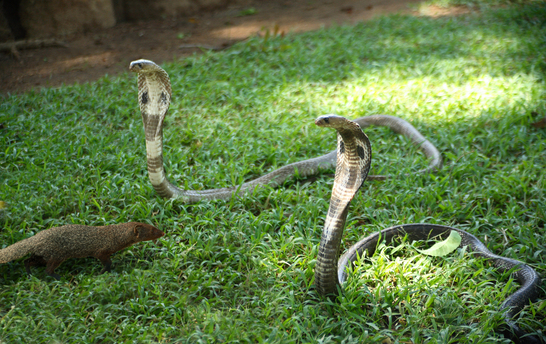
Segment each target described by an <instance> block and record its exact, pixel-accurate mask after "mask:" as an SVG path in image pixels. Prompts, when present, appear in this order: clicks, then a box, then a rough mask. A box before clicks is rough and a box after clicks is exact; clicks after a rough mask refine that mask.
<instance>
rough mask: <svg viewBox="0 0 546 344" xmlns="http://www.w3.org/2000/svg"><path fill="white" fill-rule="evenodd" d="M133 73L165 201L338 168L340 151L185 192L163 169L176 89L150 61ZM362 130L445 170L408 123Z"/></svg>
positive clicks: (151, 166) (156, 183)
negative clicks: (393, 136)
mask: <svg viewBox="0 0 546 344" xmlns="http://www.w3.org/2000/svg"><path fill="white" fill-rule="evenodd" d="M129 70H131V71H133V72H136V73H137V74H138V103H139V107H140V112H141V114H142V122H143V124H144V131H145V137H146V155H147V162H148V176H149V178H150V182H151V184H152V186H153V188H154V189H155V191H156V192H157V193H158V194H159V195H160V196H161V197H165V198H179V199H181V200H182V201H184V202H188V203H194V202H199V201H201V200H213V199H224V200H225V199H230V198H231V197H233V196H234V195H239V194H243V193H247V192H252V191H253V190H254V189H255V188H256V187H257V186H260V185H269V186H271V187H275V186H278V185H280V184H282V183H283V182H284V181H285V180H287V179H288V178H291V177H293V176H294V174H295V173H296V171H297V172H298V174H299V175H300V176H301V177H308V176H311V175H315V174H317V173H318V172H319V171H320V170H322V169H329V168H332V167H334V166H335V163H336V154H337V153H336V151H332V152H330V153H328V154H326V155H323V156H320V157H317V158H313V159H308V160H304V161H299V162H295V163H292V164H288V165H285V166H283V167H281V168H279V169H277V170H275V171H273V172H270V173H267V174H265V175H263V176H261V177H259V178H257V179H254V180H251V181H249V182H246V183H243V184H241V185H238V186H234V187H229V188H220V189H210V190H199V191H195V190H182V189H180V188H178V187H176V186H175V185H173V184H172V183H171V182H170V181H169V180H168V178H167V176H166V175H165V169H164V167H163V120H164V119H165V115H166V114H167V110H168V109H169V105H170V100H171V95H172V89H171V82H170V80H169V75H168V74H167V72H166V71H165V70H164V69H163V68H161V67H159V66H158V65H157V64H155V63H154V62H152V61H149V60H136V61H133V62H131V64H130V65H129ZM355 121H356V122H357V123H358V124H359V125H360V126H361V127H367V126H370V125H376V126H386V127H389V128H391V129H392V130H393V131H395V132H397V133H399V134H401V135H403V136H405V137H407V138H409V139H410V141H411V142H412V144H414V145H415V146H417V147H419V148H420V149H421V150H422V151H423V153H424V154H425V156H426V157H427V158H428V159H429V160H430V161H429V164H428V166H427V167H426V168H424V169H422V170H420V171H418V173H428V172H432V171H435V170H437V169H439V168H440V167H441V164H442V159H441V155H440V152H439V151H438V149H436V147H434V145H433V144H432V143H431V142H430V141H428V140H427V139H426V138H425V137H424V136H423V135H421V133H419V131H418V130H417V129H415V127H413V126H412V125H411V124H410V123H408V122H407V121H405V120H403V119H401V118H398V117H394V116H388V115H373V116H366V117H361V118H359V119H356V120H355ZM368 178H369V179H387V178H389V176H384V175H377V176H368Z"/></svg>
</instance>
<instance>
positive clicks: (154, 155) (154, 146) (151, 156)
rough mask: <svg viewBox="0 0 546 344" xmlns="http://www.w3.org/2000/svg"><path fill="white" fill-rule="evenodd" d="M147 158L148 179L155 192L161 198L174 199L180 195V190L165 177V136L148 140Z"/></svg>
mask: <svg viewBox="0 0 546 344" xmlns="http://www.w3.org/2000/svg"><path fill="white" fill-rule="evenodd" d="M146 158H147V162H148V177H149V178H150V182H151V183H152V186H153V188H154V190H155V191H156V192H157V193H158V194H159V196H161V197H165V198H173V197H177V196H179V195H180V189H178V188H177V187H176V186H174V185H173V184H171V182H169V180H168V179H167V176H166V175H165V168H164V167H163V136H162V135H158V136H156V137H153V138H148V137H147V138H146Z"/></svg>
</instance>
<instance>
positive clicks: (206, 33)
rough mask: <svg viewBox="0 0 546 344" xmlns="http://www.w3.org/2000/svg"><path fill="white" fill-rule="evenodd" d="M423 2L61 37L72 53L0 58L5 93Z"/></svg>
mask: <svg viewBox="0 0 546 344" xmlns="http://www.w3.org/2000/svg"><path fill="white" fill-rule="evenodd" d="M418 2H419V0H339V1H335V0H313V1H311V0H286V1H258V0H254V1H252V0H248V1H241V2H239V3H237V4H236V5H232V6H230V7H228V8H226V9H224V10H218V11H214V12H210V13H202V14H199V15H193V16H191V17H181V18H170V19H164V20H154V21H145V22H138V23H121V24H118V25H116V26H115V27H113V28H110V29H105V30H102V31H98V32H93V33H88V34H84V35H74V36H67V37H62V38H60V39H61V40H62V41H63V42H65V43H66V44H67V46H66V47H46V48H39V49H28V50H18V51H17V53H16V54H13V53H12V52H2V53H0V93H3V94H7V93H20V92H25V91H28V90H31V89H33V88H39V87H52V86H53V87H55V86H60V85H62V84H74V83H83V82H86V81H93V80H96V79H98V78H100V77H102V76H104V75H105V74H109V75H113V74H118V73H121V72H123V71H126V70H127V67H128V65H129V62H130V61H132V60H135V59H138V58H146V59H150V60H153V61H155V62H157V63H162V62H164V61H172V60H176V59H179V58H181V57H184V56H188V55H191V54H193V53H195V52H200V51H202V50H201V49H203V47H214V48H217V49H222V48H226V47H228V46H230V45H232V44H233V43H234V42H237V41H241V40H244V39H247V38H248V37H250V36H253V35H257V34H262V35H263V34H264V32H265V30H270V31H273V30H274V28H275V27H278V30H280V31H281V32H285V33H289V32H303V31H310V30H317V29H319V28H321V27H323V26H324V27H328V26H331V25H336V24H337V25H341V24H352V23H356V22H359V21H365V20H368V19H370V18H373V17H374V16H378V15H382V14H387V13H393V12H401V13H415V11H414V10H412V8H411V6H410V5H411V4H416V3H418ZM414 8H415V7H414ZM433 12H434V11H433ZM442 14H443V13H442ZM432 15H434V14H432ZM181 46H182V48H181ZM199 46H201V47H199Z"/></svg>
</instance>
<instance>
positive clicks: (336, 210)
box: [129, 60, 541, 343]
mask: <svg viewBox="0 0 546 344" xmlns="http://www.w3.org/2000/svg"><path fill="white" fill-rule="evenodd" d="M129 69H130V70H131V71H133V72H136V73H137V74H138V103H139V106H140V111H141V114H142V121H143V124H144V130H145V137H146V153H147V163H148V176H149V178H150V182H151V184H152V186H153V187H154V189H155V191H156V192H157V193H158V194H159V195H160V196H161V197H166V198H180V199H182V200H183V201H185V202H190V203H192V202H198V201H201V200H213V199H230V198H231V197H233V196H234V195H239V194H242V193H246V192H252V190H254V188H256V187H257V186H260V185H266V184H267V185H270V186H272V187H273V186H277V185H279V184H282V183H283V182H284V181H285V180H286V179H287V178H290V177H292V176H293V175H294V174H295V172H296V170H297V172H298V173H299V175H300V176H302V177H306V176H309V175H313V174H316V173H317V172H319V170H320V169H327V168H331V167H333V166H334V165H335V167H336V172H335V180H334V185H333V188H332V197H331V199H330V206H329V209H328V214H327V217H326V221H325V224H324V229H323V231H322V237H321V242H320V246H319V252H318V257H317V264H316V267H315V285H316V289H317V291H318V292H319V294H321V295H325V296H332V295H335V294H336V293H337V291H338V287H339V286H340V285H342V284H343V283H344V282H345V280H346V278H347V267H348V266H350V265H351V264H353V263H354V262H355V261H356V260H357V257H358V256H360V255H362V254H363V253H364V251H367V253H368V255H371V254H373V252H374V250H375V248H376V246H377V244H378V242H379V240H385V241H386V242H387V243H389V242H391V241H392V240H393V239H394V238H396V237H399V236H401V235H407V236H408V238H409V239H410V240H426V239H429V238H430V237H437V236H438V237H442V238H443V237H446V236H447V235H448V234H449V233H450V231H453V230H454V231H457V232H458V233H459V234H460V235H461V237H462V241H461V245H463V246H464V245H467V246H469V247H470V248H471V249H472V251H473V252H474V254H475V255H477V256H480V257H484V258H486V259H488V260H490V261H491V262H492V263H493V264H494V265H495V266H496V267H497V268H499V269H500V270H503V271H505V270H511V269H514V270H515V271H514V273H513V274H514V277H515V278H516V279H517V280H518V281H519V283H520V284H521V287H520V288H519V289H518V290H517V291H516V292H515V293H513V294H512V295H510V296H509V297H508V298H507V300H506V301H505V302H504V303H503V304H502V306H501V309H502V310H505V311H506V312H505V319H506V324H507V325H508V331H507V332H506V334H507V335H509V336H511V337H512V338H513V339H514V341H516V342H518V343H541V341H540V339H538V338H537V337H535V336H529V335H526V333H525V332H524V331H522V330H521V329H520V328H519V327H518V326H517V325H516V324H515V322H514V321H513V320H512V318H513V317H514V315H515V314H517V313H518V312H519V311H520V310H521V309H522V308H523V307H524V306H525V304H527V303H528V302H529V301H534V300H535V299H536V298H537V296H538V286H539V284H540V277H539V275H538V274H537V273H536V271H535V270H534V269H533V268H531V267H530V266H528V265H526V264H524V263H522V262H520V261H517V260H514V259H509V258H505V257H501V256H498V255H495V254H493V253H491V252H490V251H489V250H488V249H487V248H486V246H485V245H484V244H483V243H482V242H481V241H480V240H479V239H478V238H476V237H475V236H473V235H472V234H470V233H467V232H465V231H463V230H460V229H456V228H452V227H448V226H441V225H431V224H407V225H400V226H395V227H391V228H388V229H385V230H383V231H381V232H378V233H375V234H372V235H370V236H368V237H366V238H364V239H362V240H361V241H359V242H358V243H357V244H355V245H353V246H352V247H351V248H350V249H349V250H347V252H346V253H344V254H343V255H342V256H341V257H339V250H340V245H341V238H342V235H343V229H344V227H345V220H346V218H347V212H348V209H349V204H350V202H351V200H352V198H353V197H354V195H355V194H356V192H357V191H358V190H359V188H360V187H361V185H362V184H363V183H364V181H365V180H366V179H387V178H389V177H390V176H383V175H376V176H372V175H368V172H369V169H370V165H371V152H372V151H371V145H370V142H369V140H368V137H367V136H366V135H365V134H364V133H363V132H362V128H363V127H367V126H370V125H377V126H387V127H389V128H391V129H392V130H393V131H395V132H397V133H400V134H401V135H404V136H406V137H408V138H409V139H410V140H411V142H412V144H414V145H416V146H418V147H419V148H420V149H421V150H422V151H423V152H424V154H425V156H426V157H427V158H429V160H430V162H429V165H428V166H427V167H426V168H424V169H422V170H420V171H418V172H419V173H428V172H433V171H435V170H437V169H439V168H440V167H441V163H442V160H441V156H440V153H439V152H438V150H437V149H436V147H434V145H433V144H432V143H430V142H429V141H428V140H427V139H426V138H425V137H423V135H421V134H420V133H419V132H418V131H417V129H415V128H414V127H413V126H412V125H411V124H409V123H408V122H406V121H404V120H402V119H400V118H398V117H394V116H387V115H374V116H366V117H362V118H359V119H356V120H354V121H350V120H347V119H345V118H343V117H340V116H335V115H327V116H321V117H319V118H318V119H317V120H316V121H315V123H316V124H317V125H318V126H321V127H331V128H334V129H336V130H337V133H338V140H337V142H338V143H337V149H336V150H335V151H333V152H330V153H328V154H326V155H323V156H321V157H317V158H313V159H308V160H305V161H300V162H296V163H292V164H289V165H285V166H283V167H281V168H279V169H277V170H275V171H273V172H270V173H268V174H265V175H263V176H262V177H259V178H257V179H254V180H252V181H249V182H246V183H243V184H242V185H239V186H236V187H230V188H220V189H210V190H200V191H193V190H182V189H179V188H178V187H176V186H175V185H173V184H172V183H171V182H169V180H168V179H167V177H166V175H165V170H164V167H163V120H164V118H165V115H166V113H167V110H168V108H169V105H170V100H171V95H172V90H171V83H170V80H169V76H168V74H167V72H165V70H163V69H162V68H161V67H159V66H158V65H157V64H155V63H154V62H152V61H149V60H136V61H133V62H131V64H130V66H129Z"/></svg>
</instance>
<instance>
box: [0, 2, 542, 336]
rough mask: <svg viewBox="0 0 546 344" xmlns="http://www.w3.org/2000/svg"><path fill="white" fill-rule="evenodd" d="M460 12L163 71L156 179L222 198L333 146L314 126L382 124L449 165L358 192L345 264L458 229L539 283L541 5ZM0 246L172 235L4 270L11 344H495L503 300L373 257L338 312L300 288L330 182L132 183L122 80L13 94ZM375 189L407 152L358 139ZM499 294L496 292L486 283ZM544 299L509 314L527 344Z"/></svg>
mask: <svg viewBox="0 0 546 344" xmlns="http://www.w3.org/2000/svg"><path fill="white" fill-rule="evenodd" d="M504 6H505V7H506V8H504V9H500V10H498V9H493V10H484V11H483V12H479V13H471V14H468V15H464V16H459V17H454V18H449V17H447V18H440V19H431V18H422V17H410V16H396V15H394V16H388V17H381V18H377V19H375V20H373V21H371V22H368V23H364V24H359V25H356V26H352V27H335V28H330V29H327V30H319V31H317V32H312V33H306V34H301V35H288V36H287V37H285V38H280V37H277V38H275V39H269V40H267V41H264V40H263V39H259V38H254V39H251V40H249V41H248V42H243V43H240V44H237V45H235V46H234V47H232V48H230V49H228V50H227V51H225V52H220V53H208V54H205V55H203V56H196V57H192V58H188V59H184V60H181V61H177V62H176V63H170V64H166V65H164V68H165V69H166V70H167V71H168V72H169V73H170V75H171V80H172V83H173V90H174V94H173V104H172V106H171V110H170V114H169V115H168V117H167V119H166V124H165V125H166V126H165V130H164V133H165V139H166V142H165V154H166V160H167V164H166V169H167V172H168V175H169V177H170V179H171V180H172V181H173V182H174V183H175V184H177V185H179V186H181V187H184V188H189V189H207V188H214V187H224V186H231V185H234V184H237V183H241V182H242V181H244V180H247V179H250V178H253V177H255V176H258V175H261V174H263V173H265V172H267V171H271V170H273V169H275V168H277V167H280V166H282V165H284V164H286V163H289V162H294V161H299V160H303V159H306V158H309V157H314V156H317V155H319V154H324V153H326V152H328V151H329V150H331V149H333V147H334V145H335V143H334V142H335V134H334V133H333V132H332V131H321V130H319V129H318V128H315V127H314V125H313V124H312V121H313V119H314V118H316V117H317V116H319V115H322V114H325V113H337V114H341V115H344V116H347V117H350V118H356V117H359V116H364V115H368V114H374V113H387V114H394V115H397V116H400V117H403V118H405V119H407V120H408V121H410V122H412V123H413V124H414V125H415V126H416V127H417V128H418V129H419V130H420V131H421V132H422V133H423V134H424V135H425V136H427V137H428V138H430V139H431V140H432V141H433V142H434V143H435V144H436V145H437V146H438V148H439V149H440V150H441V151H442V154H443V157H444V165H445V166H444V168H443V169H442V170H441V171H440V172H439V173H437V174H435V175H424V176H421V175H413V176H410V177H407V178H398V179H393V180H391V181H388V182H367V183H366V184H365V185H364V187H363V188H362V191H361V192H360V194H359V195H358V196H357V197H356V198H355V200H354V201H353V204H352V207H351V210H350V212H349V218H348V221H347V229H346V234H345V239H344V243H343V247H344V249H345V248H347V247H349V245H350V244H352V243H354V242H356V241H357V240H358V239H360V238H361V237H362V236H363V235H366V234H369V233H373V232H374V231H377V230H380V229H383V228H386V227H388V226H391V225H396V224H402V223H410V222H429V223H441V224H448V225H454V226H457V227H459V228H461V229H465V230H467V231H469V232H471V233H473V234H475V235H477V236H478V237H479V238H480V239H482V240H483V241H484V242H485V243H486V244H487V245H488V247H489V248H490V249H491V250H492V251H493V252H495V253H497V254H502V255H504V256H507V257H511V258H516V259H520V260H523V261H525V262H527V263H529V264H531V265H532V266H534V267H535V268H536V269H537V271H538V272H539V273H541V274H543V275H544V272H545V271H546V262H545V260H544V251H545V248H546V244H545V241H544V238H545V235H546V228H545V218H546V214H545V211H546V210H545V209H546V201H545V198H544V190H545V189H546V181H545V178H544V176H543V174H544V173H543V171H544V168H545V164H546V153H545V152H546V149H545V148H546V138H545V132H544V129H535V128H532V127H531V126H530V124H531V123H532V122H534V121H535V120H537V116H535V115H533V113H538V114H539V116H543V115H544V114H545V113H546V111H545V110H546V109H545V102H544V99H545V93H546V92H545V91H546V90H545V85H544V75H545V71H546V62H545V61H546V59H545V58H546V56H545V51H546V50H545V48H546V47H545V42H546V40H545V38H546V30H545V26H544V19H543V18H546V9H545V7H544V5H543V3H530V4H527V5H519V4H505V5H504ZM0 124H1V125H0V127H1V129H0V140H1V142H2V144H1V146H0V182H1V183H0V200H2V201H5V202H6V203H7V206H8V208H7V210H5V211H3V212H2V213H3V215H2V217H1V218H0V224H1V228H2V231H1V232H0V238H1V244H0V247H4V246H7V245H9V244H11V243H13V242H15V241H18V240H21V239H23V238H26V237H28V236H30V235H33V234H34V233H36V232H37V231H39V230H43V229H46V228H50V227H52V226H57V225H62V224H66V223H82V224H90V225H103V224H109V223H117V222H126V221H142V222H148V223H151V224H154V225H157V226H158V227H159V228H160V229H162V230H164V231H165V232H166V233H167V235H166V236H165V237H164V238H162V239H161V240H160V243H159V244H158V245H153V244H151V243H143V244H141V245H137V246H133V247H131V248H130V249H127V250H125V251H123V252H121V253H119V254H117V255H116V257H115V259H114V272H113V273H111V274H105V275H97V273H98V272H99V271H100V270H99V268H100V266H99V265H100V264H98V263H97V262H95V261H93V260H92V259H78V260H71V261H68V262H66V263H64V264H63V265H62V266H61V267H60V268H59V269H58V273H59V274H61V275H62V276H63V280H62V281H61V282H54V281H51V280H50V279H48V278H47V277H46V275H45V273H44V271H43V270H38V269H37V270H35V274H34V276H33V277H31V278H27V277H26V276H25V275H24V269H23V266H22V263H21V262H12V263H9V264H6V265H2V266H0V276H1V277H0V281H1V282H0V283H1V287H0V326H1V329H2V330H1V331H0V341H5V342H10V343H11V342H36V343H41V342H52V341H53V342H55V341H58V342H74V343H75V342H85V343H97V342H101V343H113V342H116V343H129V342H143V343H145V342H165V343H168V342H176V343H179V342H180V343H184V342H187V343H198V342H202V343H206V342H215V341H217V342H233V341H237V342H249V343H254V342H264V341H266V342H278V343H307V342H320V343H334V342H335V343H338V342H341V343H356V342H358V343H361V342H370V343H372V342H385V343H388V342H400V343H404V342H415V343H420V342H429V343H450V342H458V343H461V342H468V343H480V342H482V343H493V342H499V343H500V342H507V340H506V339H503V338H502V336H500V335H497V334H495V333H494V332H493V329H494V328H496V327H497V326H498V325H499V324H501V323H502V314H500V313H499V312H498V308H499V306H500V304H501V303H502V301H503V300H504V299H505V298H506V296H507V295H508V294H510V293H511V292H513V291H514V290H515V288H517V286H516V285H515V284H514V283H512V282H511V281H510V278H509V275H508V274H499V273H498V272H496V271H495V270H494V269H492V268H491V267H489V266H488V264H487V263H486V262H484V261H482V260H476V259H473V258H471V256H470V255H469V254H468V253H467V252H466V251H465V250H464V249H461V250H459V251H458V252H457V254H455V255H453V256H451V257H448V258H429V257H422V256H420V255H419V254H417V253H416V252H415V250H414V249H413V248H412V246H411V245H409V244H408V243H405V244H402V246H397V245H395V246H394V247H383V248H382V249H380V250H379V251H378V253H377V254H375V255H374V256H373V257H371V258H370V259H369V261H368V262H367V263H366V264H365V265H360V266H359V267H357V268H356V271H355V274H354V277H352V278H351V279H350V280H349V282H348V284H347V285H346V286H345V292H344V293H343V295H342V296H341V297H340V298H339V300H336V301H335V302H334V301H327V300H323V299H321V298H319V297H318V296H317V295H316V293H315V292H314V290H313V288H312V284H313V269H314V264H315V257H316V254H317V245H318V242H319V238H320V232H321V228H322V227H321V226H322V224H323V221H324V217H325V213H326V210H327V207H328V200H329V194H330V192H331V186H332V177H331V175H328V174H324V175H321V176H318V177H317V178H316V179H315V180H292V181H289V182H287V183H286V184H285V185H284V186H283V187H280V188H278V189H271V188H267V187H266V188H262V189H259V190H256V191H255V192H254V193H253V194H252V195H250V196H249V197H245V198H243V199H233V200H230V201H225V202H224V201H215V202H202V203H198V204H193V205H184V204H180V203H179V202H177V201H176V200H174V201H173V200H162V199H159V198H158V197H157V196H156V195H155V193H154V191H153V189H152V188H151V186H150V184H149V181H148V179H147V174H146V168H145V158H146V156H145V148H144V135H143V130H142V124H141V120H140V114H139V111H138V107H137V102H136V82H135V77H134V75H124V76H122V77H119V78H103V79H101V80H100V81H98V82H95V83H91V84H84V85H76V86H66V87H62V88H59V89H44V90H41V91H35V92H30V93H27V94H24V95H18V96H11V97H8V98H6V99H4V100H3V101H2V104H1V105H0ZM366 133H367V134H368V135H369V137H370V139H371V141H372V145H373V149H374V162H373V167H372V173H374V174H378V173H392V174H402V173H408V172H412V171H416V170H418V169H420V168H422V167H423V166H425V164H426V161H425V159H424V157H423V156H422V155H421V154H420V153H419V152H417V151H416V150H415V149H414V148H408V147H407V144H408V143H407V142H406V141H405V140H404V139H402V138H400V137H398V136H397V135H394V134H392V133H390V132H389V131H387V130H383V129H381V128H370V129H366ZM498 281H500V282H498ZM545 307H546V302H544V293H542V294H541V299H540V300H539V301H538V302H537V303H535V304H533V305H530V306H528V307H526V308H525V309H524V311H523V312H522V313H521V315H520V320H519V322H520V324H521V325H522V327H523V328H525V329H526V330H528V331H530V332H538V331H542V329H543V328H544V326H545V325H546V322H545V317H544V315H545V314H546V310H545Z"/></svg>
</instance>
